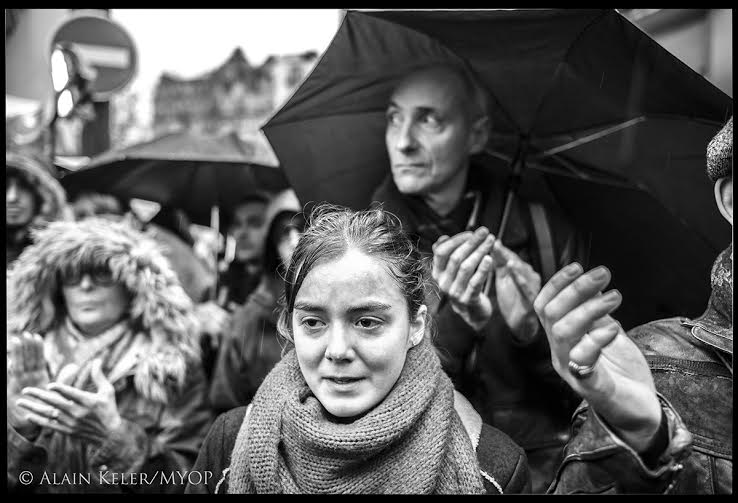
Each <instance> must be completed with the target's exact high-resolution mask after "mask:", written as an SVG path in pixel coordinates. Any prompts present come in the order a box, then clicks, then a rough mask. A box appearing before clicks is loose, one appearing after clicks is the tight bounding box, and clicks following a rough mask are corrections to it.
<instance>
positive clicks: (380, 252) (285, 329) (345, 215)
mask: <svg viewBox="0 0 738 503" xmlns="http://www.w3.org/2000/svg"><path fill="white" fill-rule="evenodd" d="M351 249H354V250H358V251H360V252H362V253H364V254H366V255H368V256H370V257H376V258H378V259H381V260H383V261H384V262H385V263H386V264H387V268H388V270H389V272H390V274H391V275H392V277H393V278H394V279H395V281H397V285H398V286H399V287H400V291H402V293H403V295H404V296H405V300H407V307H408V312H409V315H410V318H411V319H412V318H413V317H414V316H416V315H417V313H418V309H419V308H420V306H421V305H423V304H424V303H425V298H426V283H427V267H426V265H425V259H423V258H422V257H421V254H420V252H419V251H418V249H417V248H416V247H415V246H413V244H412V242H411V241H410V239H409V238H408V237H407V235H405V233H404V231H403V229H402V224H401V223H400V219H399V218H397V217H396V216H395V215H393V214H392V213H390V212H388V211H385V210H383V209H382V208H381V206H375V207H373V208H372V209H369V210H364V211H353V210H351V209H349V208H345V207H341V206H334V205H330V204H321V205H319V206H316V207H315V209H314V210H313V211H312V213H311V214H310V216H309V217H308V219H307V228H306V229H305V232H304V233H303V234H302V236H301V237H300V241H299V242H298V244H297V247H296V248H295V251H294V253H293V254H292V259H291V260H290V265H289V267H288V268H287V274H286V276H285V279H284V296H283V298H282V299H281V301H280V305H281V313H280V316H279V322H278V325H277V326H278V330H279V333H280V334H281V335H282V336H283V337H284V338H286V339H287V340H288V341H290V342H293V339H292V327H291V321H292V311H293V309H294V305H295V298H296V297H297V293H298V292H299V291H300V287H301V286H302V283H303V281H304V280H305V278H306V277H307V275H308V274H309V273H310V271H311V270H312V269H313V268H314V267H315V266H316V265H319V264H321V263H325V262H329V261H331V260H335V259H337V258H340V257H342V256H343V255H344V254H345V253H346V252H347V251H349V250H351Z"/></svg>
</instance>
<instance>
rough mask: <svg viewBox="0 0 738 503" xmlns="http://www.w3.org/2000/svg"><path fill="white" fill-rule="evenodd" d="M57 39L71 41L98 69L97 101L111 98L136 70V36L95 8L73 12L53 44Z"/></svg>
mask: <svg viewBox="0 0 738 503" xmlns="http://www.w3.org/2000/svg"><path fill="white" fill-rule="evenodd" d="M57 43H64V44H68V45H69V46H70V47H71V48H72V50H73V51H74V52H75V53H76V54H77V56H79V58H80V59H81V60H82V61H83V62H84V63H85V64H87V65H89V66H91V67H92V68H93V69H94V70H95V71H96V72H97V76H96V78H95V80H94V82H92V85H91V89H92V96H93V98H94V99H95V101H105V100H108V99H109V98H110V96H111V95H112V94H113V93H114V92H116V91H119V90H120V89H122V88H123V87H124V86H125V85H126V84H128V83H129V82H130V81H131V79H132V78H133V75H134V74H135V72H136V64H137V57H136V46H135V44H134V43H133V39H132V38H131V36H130V35H129V34H128V32H127V31H126V30H125V29H123V27H122V26H121V25H119V24H118V23H116V22H114V21H112V20H110V19H108V18H107V17H105V16H103V15H100V14H98V13H96V12H90V11H77V12H74V13H73V14H71V16H70V17H69V18H68V19H66V20H65V21H64V22H63V23H62V25H61V26H60V27H59V28H58V29H57V30H56V32H55V33H54V36H53V37H52V45H51V48H53V47H54V44H57ZM51 48H50V49H49V51H51ZM49 53H51V52H49Z"/></svg>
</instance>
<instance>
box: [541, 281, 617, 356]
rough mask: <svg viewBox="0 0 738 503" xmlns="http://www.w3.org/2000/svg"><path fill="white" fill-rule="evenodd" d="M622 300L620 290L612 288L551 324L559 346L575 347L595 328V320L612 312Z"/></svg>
mask: <svg viewBox="0 0 738 503" xmlns="http://www.w3.org/2000/svg"><path fill="white" fill-rule="evenodd" d="M621 302H622V296H621V295H620V292H618V291H617V290H611V291H609V292H607V293H606V294H605V295H599V296H597V297H595V298H592V299H589V300H588V301H586V302H584V303H583V304H581V305H580V306H577V307H576V308H575V309H573V310H571V311H570V312H569V313H567V314H566V315H565V316H563V317H562V318H561V319H560V320H558V321H557V322H556V323H554V324H553V325H551V337H552V338H553V339H554V343H555V344H556V346H558V347H562V346H563V347H565V348H572V347H574V346H575V345H576V344H578V343H579V340H580V339H581V338H582V337H583V336H584V334H585V333H586V332H588V331H589V330H591V329H592V328H593V326H594V322H595V320H597V319H599V318H602V317H603V316H605V315H608V314H610V313H611V312H612V311H614V310H615V309H617V307H618V306H620V303H621Z"/></svg>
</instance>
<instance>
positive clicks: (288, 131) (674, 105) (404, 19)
mask: <svg viewBox="0 0 738 503" xmlns="http://www.w3.org/2000/svg"><path fill="white" fill-rule="evenodd" d="M449 62H450V63H457V64H462V65H465V66H467V67H468V68H470V69H471V71H472V72H473V73H474V74H475V75H476V76H477V77H478V79H479V81H480V82H481V83H482V85H483V86H484V87H485V88H486V90H487V91H488V92H489V95H490V97H491V102H492V104H491V109H490V115H491V122H492V128H493V134H492V135H491V138H490V142H489V144H488V149H487V159H486V160H485V162H486V163H488V164H492V165H495V167H494V168H493V169H497V170H500V172H501V173H508V174H509V173H510V172H511V171H510V168H509V167H508V164H509V163H511V161H512V160H513V159H515V158H518V159H522V160H523V162H521V163H519V164H518V165H519V166H524V167H526V168H527V169H525V170H524V171H523V175H522V176H523V182H524V183H523V185H522V186H521V190H522V191H523V192H524V193H532V194H537V195H538V196H540V197H542V198H544V199H545V198H549V199H550V200H551V201H552V202H555V203H557V204H558V205H559V206H560V207H561V208H563V209H564V211H565V212H566V213H567V214H568V215H569V217H570V218H571V219H572V220H573V221H574V222H575V223H576V224H578V225H579V226H580V227H581V228H582V229H584V230H585V231H589V232H590V233H591V235H592V252H591V260H592V262H593V263H604V264H606V265H608V266H609V267H610V268H611V269H612V270H613V274H614V277H615V283H614V286H616V287H617V288H619V289H620V290H621V291H623V294H624V298H625V301H624V305H623V307H622V308H621V312H620V319H621V321H622V322H623V324H624V325H626V326H629V325H633V324H636V323H640V322H644V321H648V320H651V319H655V318H657V317H660V316H668V315H676V314H680V315H695V314H698V313H699V312H700V311H701V310H702V309H703V308H704V305H705V303H706V300H707V297H708V295H709V272H710V266H711V264H712V261H713V259H714V258H715V256H716V255H717V253H718V252H719V250H721V249H722V248H724V247H725V246H726V245H727V243H728V242H729V240H730V226H729V225H727V224H726V223H725V222H723V221H722V219H721V217H720V215H719V214H718V212H717V210H716V208H715V204H714V200H713V196H712V188H711V184H710V182H709V180H708V178H707V176H706V175H705V150H706V146H707V143H708V142H709V140H710V138H711V137H712V136H713V135H714V134H715V133H717V131H718V130H719V128H720V127H721V126H722V124H723V123H724V122H725V121H726V120H727V119H728V117H730V115H731V114H732V99H731V98H730V97H728V96H727V95H725V94H724V93H723V92H722V91H720V90H719V89H718V88H716V87H715V86H713V85H712V84H710V83H709V82H708V81H707V80H706V79H704V78H703V77H702V76H701V75H699V74H697V73H696V72H694V71H693V70H691V69H690V68H689V67H688V66H686V65H685V64H684V63H682V62H681V61H679V60H678V59H677V58H675V57H674V56H673V55H672V54H670V53H669V52H668V51H666V50H665V49H664V48H662V47H661V46H660V45H659V44H657V43H656V42H655V41H653V40H652V39H651V38H649V37H648V36H647V35H646V34H645V33H643V32H642V31H640V30H639V29H638V28H637V27H635V26H634V25H633V24H632V23H630V22H629V21H628V20H627V19H626V18H624V17H623V16H622V15H620V14H619V13H618V12H617V11H615V10H613V9H595V10H569V9H562V10H552V9H547V10H535V9H525V10H493V11H378V12H355V11H349V12H347V14H346V16H345V17H344V19H343V22H342V24H341V27H340V28H339V30H338V32H337V33H336V35H335V37H334V39H333V40H332V42H331V44H330V45H329V47H328V48H327V50H326V51H325V53H324V54H323V55H322V57H321V59H320V61H319V63H318V64H317V65H316V67H315V68H314V69H313V71H312V72H311V74H310V75H309V76H308V78H307V79H305V81H303V83H302V84H301V86H300V87H299V88H298V89H297V91H295V93H294V94H293V95H292V97H291V98H290V100H289V101H288V102H287V103H286V104H285V105H284V106H283V107H282V108H281V109H280V110H278V111H277V112H276V113H275V114H274V115H273V116H272V117H271V119H270V120H269V121H268V122H267V124H265V126H264V127H263V130H264V133H265V134H266V136H267V138H268V139H269V141H270V143H271V145H272V147H273V148H274V151H275V153H276V154H277V157H278V158H279V162H280V165H281V166H282V168H283V170H284V171H285V173H286V176H287V178H288V179H289V181H290V184H291V185H292V186H293V187H294V189H295V190H296V191H297V193H298V195H299V197H300V199H301V200H302V201H306V202H308V201H316V202H317V201H323V200H327V201H330V202H333V203H337V204H343V205H347V206H351V207H354V208H362V207H365V206H366V205H367V204H368V203H369V202H370V199H371V194H372V192H373V190H374V188H375V187H376V186H377V185H378V184H379V183H380V182H381V180H382V178H383V177H384V176H386V175H387V173H388V172H389V171H388V167H389V159H388V156H387V152H386V148H385V145H384V129H385V117H384V114H385V110H386V107H387V104H388V101H389V97H390V94H391V92H392V89H393V88H394V87H395V86H396V85H397V83H398V82H399V80H400V79H401V78H402V77H403V76H404V75H406V74H407V73H408V72H409V71H412V70H413V69H416V68H420V67H423V66H427V65H432V64H438V63H449ZM511 185H514V184H511ZM493 231H494V229H493ZM503 242H504V239H503Z"/></svg>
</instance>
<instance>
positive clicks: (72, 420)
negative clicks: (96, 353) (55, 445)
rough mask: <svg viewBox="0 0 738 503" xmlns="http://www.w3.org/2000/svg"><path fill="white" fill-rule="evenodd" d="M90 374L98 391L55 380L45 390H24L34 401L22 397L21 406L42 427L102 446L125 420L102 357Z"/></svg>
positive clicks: (24, 393) (94, 363)
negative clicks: (103, 370)
mask: <svg viewBox="0 0 738 503" xmlns="http://www.w3.org/2000/svg"><path fill="white" fill-rule="evenodd" d="M90 375H91V377H92V381H93V382H94V383H95V385H96V386H97V391H96V392H95V393H92V392H88V391H83V390H81V389H79V388H78V387H75V386H70V385H69V384H66V383H63V382H53V383H51V384H49V385H48V386H47V387H46V389H40V388H26V389H24V390H23V395H25V396H27V397H29V398H31V399H32V400H27V399H24V398H23V399H20V400H19V402H18V405H20V406H21V407H23V408H25V409H26V410H27V411H28V413H29V419H30V420H31V421H32V422H33V423H35V424H37V425H39V426H42V427H44V428H51V429H53V430H56V431H59V432H61V433H66V434H67V435H71V436H74V437H78V438H81V439H84V440H86V441H88V442H92V443H93V444H97V445H99V444H101V443H103V442H104V441H105V439H106V438H108V437H109V436H110V433H111V432H112V431H114V430H116V429H117V428H119V427H120V425H121V423H122V421H123V420H122V418H121V417H120V414H119V412H118V406H117V403H116V401H115V389H114V388H113V385H112V384H111V383H110V381H108V380H107V378H106V377H105V375H104V374H103V372H102V362H101V360H99V359H98V360H95V361H94V362H93V363H92V368H91V372H90ZM77 381H78V382H79V381H80V380H79V379H78V380H77ZM80 384H81V383H80Z"/></svg>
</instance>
